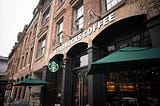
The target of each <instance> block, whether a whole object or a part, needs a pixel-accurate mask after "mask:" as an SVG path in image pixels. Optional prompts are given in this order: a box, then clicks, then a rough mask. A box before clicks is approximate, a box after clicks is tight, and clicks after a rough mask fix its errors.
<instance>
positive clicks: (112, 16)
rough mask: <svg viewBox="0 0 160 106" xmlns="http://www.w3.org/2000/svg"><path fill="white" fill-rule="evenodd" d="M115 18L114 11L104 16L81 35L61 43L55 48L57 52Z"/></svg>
mask: <svg viewBox="0 0 160 106" xmlns="http://www.w3.org/2000/svg"><path fill="white" fill-rule="evenodd" d="M114 20H115V14H114V12H113V13H111V14H109V15H108V16H106V17H105V18H103V19H102V20H100V21H98V22H97V23H95V24H94V25H93V26H91V27H89V28H88V29H86V30H84V31H83V32H82V33H80V34H79V35H77V36H75V37H74V38H72V39H71V40H69V41H68V42H66V43H64V44H63V45H61V46H59V47H58V48H56V49H55V53H56V52H58V51H61V50H63V49H65V48H67V47H69V46H71V45H73V44H74V43H76V42H78V41H80V40H81V39H82V38H85V37H87V36H89V35H90V34H92V32H95V31H96V29H97V28H98V29H100V28H101V26H102V25H103V26H105V25H107V24H108V23H109V22H112V21H114Z"/></svg>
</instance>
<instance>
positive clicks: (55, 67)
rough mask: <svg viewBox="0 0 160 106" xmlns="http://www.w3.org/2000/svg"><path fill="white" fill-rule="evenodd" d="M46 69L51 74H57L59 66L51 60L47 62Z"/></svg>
mask: <svg viewBox="0 0 160 106" xmlns="http://www.w3.org/2000/svg"><path fill="white" fill-rule="evenodd" d="M48 69H49V71H51V72H57V71H58V70H59V64H58V63H57V62H55V61H53V60H51V61H49V64H48Z"/></svg>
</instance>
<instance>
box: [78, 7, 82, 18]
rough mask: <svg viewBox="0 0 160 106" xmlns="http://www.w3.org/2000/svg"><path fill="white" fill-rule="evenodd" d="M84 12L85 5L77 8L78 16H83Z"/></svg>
mask: <svg viewBox="0 0 160 106" xmlns="http://www.w3.org/2000/svg"><path fill="white" fill-rule="evenodd" d="M83 13H84V6H81V7H80V8H79V9H78V10H77V18H79V17H81V16H83Z"/></svg>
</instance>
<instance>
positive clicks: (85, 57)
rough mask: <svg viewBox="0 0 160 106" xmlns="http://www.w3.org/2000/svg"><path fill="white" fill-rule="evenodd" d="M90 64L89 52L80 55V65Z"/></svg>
mask: <svg viewBox="0 0 160 106" xmlns="http://www.w3.org/2000/svg"><path fill="white" fill-rule="evenodd" d="M85 65H88V54H86V55H83V56H81V57H80V66H85Z"/></svg>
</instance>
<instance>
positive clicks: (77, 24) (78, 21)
mask: <svg viewBox="0 0 160 106" xmlns="http://www.w3.org/2000/svg"><path fill="white" fill-rule="evenodd" d="M83 15H84V6H83V5H79V6H77V7H75V16H74V23H73V27H74V30H76V31H77V30H80V29H82V28H83V23H84V17H83Z"/></svg>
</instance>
